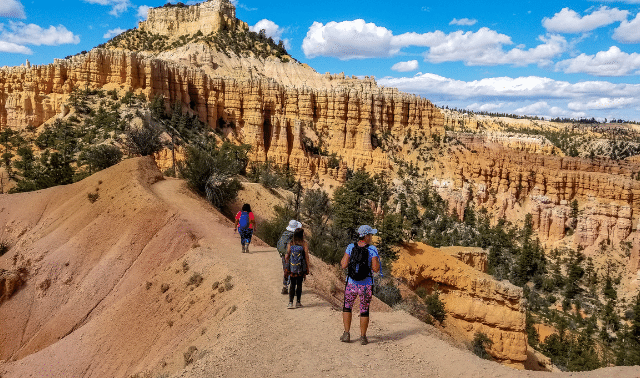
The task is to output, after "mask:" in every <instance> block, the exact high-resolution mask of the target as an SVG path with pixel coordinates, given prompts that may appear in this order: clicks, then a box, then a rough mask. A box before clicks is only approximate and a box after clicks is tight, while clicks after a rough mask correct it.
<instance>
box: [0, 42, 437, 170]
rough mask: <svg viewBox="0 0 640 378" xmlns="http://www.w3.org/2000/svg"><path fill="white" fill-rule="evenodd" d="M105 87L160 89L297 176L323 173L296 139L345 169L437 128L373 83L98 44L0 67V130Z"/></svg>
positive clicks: (418, 103)
mask: <svg viewBox="0 0 640 378" xmlns="http://www.w3.org/2000/svg"><path fill="white" fill-rule="evenodd" d="M331 79H332V80H334V81H335V80H336V79H335V78H331ZM103 87H106V88H124V89H129V90H133V91H139V92H141V93H144V94H145V95H146V96H147V98H149V99H151V98H153V97H154V96H156V95H163V96H164V97H165V99H166V103H167V106H168V105H169V104H171V103H174V102H176V101H178V102H180V103H182V104H183V105H184V106H185V108H186V107H188V108H190V109H191V110H192V111H193V112H194V113H195V114H197V115H198V117H199V118H200V120H202V121H203V122H206V123H208V124H209V126H210V127H212V128H215V127H216V125H218V124H219V122H220V121H222V122H223V123H224V124H225V125H227V126H231V127H234V128H235V131H236V134H237V135H238V137H239V139H240V140H242V141H243V142H245V143H249V144H251V145H252V146H253V147H254V149H253V151H252V159H253V160H254V161H256V162H264V161H267V160H272V161H274V162H276V163H278V164H281V165H285V164H288V165H289V166H291V167H292V168H293V169H294V170H295V171H296V172H298V173H299V174H300V175H301V176H302V178H303V179H309V178H310V177H312V176H314V175H315V174H316V173H318V172H321V171H326V170H328V167H327V162H328V159H327V158H326V157H320V156H317V155H316V156H312V155H311V154H310V153H309V152H308V151H306V150H305V149H304V148H303V138H306V140H311V141H313V142H314V144H315V146H316V147H317V146H318V145H321V147H322V148H323V149H325V150H326V151H328V152H329V153H333V152H335V153H336V154H337V155H338V156H341V157H342V160H343V161H342V166H341V167H340V168H342V170H343V171H344V168H346V167H348V168H351V169H357V168H367V169H368V170H369V171H373V172H378V171H381V170H383V169H386V168H388V167H389V159H388V158H387V156H386V154H385V153H383V152H382V151H380V149H379V148H374V147H373V146H372V144H371V138H372V135H374V134H378V135H381V134H384V133H390V134H393V135H396V136H400V135H403V133H404V131H405V130H407V129H409V128H412V129H416V128H417V129H422V130H425V131H426V133H428V134H430V133H435V132H437V133H443V132H444V131H443V130H444V129H443V117H442V114H441V112H440V111H439V110H438V109H437V108H436V107H435V106H434V105H433V104H432V103H431V102H429V101H428V100H426V99H423V98H420V97H418V96H415V95H408V94H405V93H401V92H399V91H398V90H396V89H393V88H380V87H378V86H377V85H375V82H373V81H372V80H357V81H354V80H345V85H344V86H336V84H335V83H332V87H331V88H326V87H325V88H321V89H315V88H313V87H307V86H304V85H300V87H293V86H283V85H281V84H279V83H278V82H276V81H274V80H269V79H249V80H236V79H233V78H226V77H215V76H212V75H208V74H206V73H204V71H203V70H200V69H198V68H196V67H188V66H184V65H180V64H176V63H172V62H167V61H163V60H158V59H154V58H150V57H148V56H146V55H144V54H139V53H133V52H124V51H112V50H103V49H94V50H92V51H91V52H89V53H87V54H85V55H81V56H76V57H73V58H71V59H65V60H56V62H54V63H53V64H50V65H44V66H33V67H23V66H21V67H11V68H2V69H0V128H5V127H9V128H12V129H23V128H25V127H27V126H29V125H31V126H35V127H37V126H40V125H42V124H43V123H44V122H45V121H46V120H48V119H50V118H51V117H53V116H56V115H57V114H60V113H61V112H62V111H63V108H64V104H65V102H66V101H67V98H68V95H69V94H70V93H71V92H72V91H73V90H75V89H84V88H103Z"/></svg>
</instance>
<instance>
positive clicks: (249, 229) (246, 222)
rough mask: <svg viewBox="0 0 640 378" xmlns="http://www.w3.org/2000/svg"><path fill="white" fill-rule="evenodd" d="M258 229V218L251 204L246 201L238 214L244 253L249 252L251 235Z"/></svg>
mask: <svg viewBox="0 0 640 378" xmlns="http://www.w3.org/2000/svg"><path fill="white" fill-rule="evenodd" d="M255 230H256V218H255V217H254V216H253V212H252V211H251V205H249V204H248V203H245V204H244V205H242V210H241V211H238V214H236V228H235V230H234V232H235V231H238V233H239V234H240V243H241V244H242V253H249V244H251V237H252V236H253V232H254V231H255Z"/></svg>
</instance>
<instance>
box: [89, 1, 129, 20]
mask: <svg viewBox="0 0 640 378" xmlns="http://www.w3.org/2000/svg"><path fill="white" fill-rule="evenodd" d="M83 1H85V2H87V3H89V4H99V5H106V6H110V7H111V10H110V11H109V14H110V15H112V16H115V17H119V16H120V14H121V13H123V12H126V11H127V9H129V8H131V7H133V4H131V2H130V1H129V0H83Z"/></svg>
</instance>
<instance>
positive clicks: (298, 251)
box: [289, 245, 307, 274]
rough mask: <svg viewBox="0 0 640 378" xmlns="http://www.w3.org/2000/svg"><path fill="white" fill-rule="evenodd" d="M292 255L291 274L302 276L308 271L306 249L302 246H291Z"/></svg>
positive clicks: (290, 261)
mask: <svg viewBox="0 0 640 378" xmlns="http://www.w3.org/2000/svg"><path fill="white" fill-rule="evenodd" d="M290 251H291V254H290V255H289V272H291V273H294V274H302V273H304V272H305V271H306V270H307V269H306V268H307V264H306V261H305V257H304V247H303V246H301V245H291V248H290Z"/></svg>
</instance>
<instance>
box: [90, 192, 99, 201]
mask: <svg viewBox="0 0 640 378" xmlns="http://www.w3.org/2000/svg"><path fill="white" fill-rule="evenodd" d="M98 197H100V194H98V193H97V192H96V193H87V198H88V199H89V202H91V203H94V202H96V201H97V200H98Z"/></svg>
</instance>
